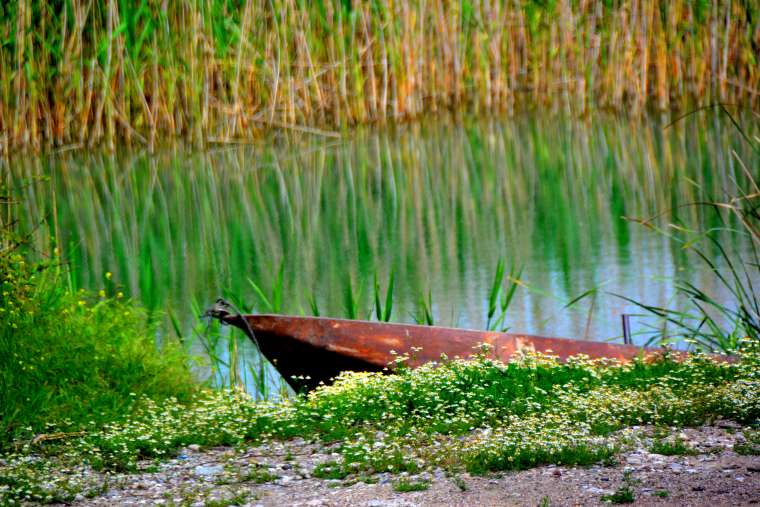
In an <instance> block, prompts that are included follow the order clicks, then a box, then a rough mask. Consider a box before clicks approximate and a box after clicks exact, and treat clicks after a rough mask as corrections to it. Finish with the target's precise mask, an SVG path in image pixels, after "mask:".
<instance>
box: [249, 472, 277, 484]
mask: <svg viewBox="0 0 760 507" xmlns="http://www.w3.org/2000/svg"><path fill="white" fill-rule="evenodd" d="M277 479H279V477H278V475H277V474H273V473H272V472H270V471H269V470H266V469H262V468H254V469H253V470H251V471H249V472H248V473H246V474H245V475H243V476H241V477H240V481H241V482H253V483H255V484H266V483H267V482H272V481H276V480H277Z"/></svg>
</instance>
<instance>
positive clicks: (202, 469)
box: [193, 465, 224, 478]
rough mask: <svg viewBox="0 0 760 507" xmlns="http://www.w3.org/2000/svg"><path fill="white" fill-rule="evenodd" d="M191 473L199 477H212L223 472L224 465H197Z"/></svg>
mask: <svg viewBox="0 0 760 507" xmlns="http://www.w3.org/2000/svg"><path fill="white" fill-rule="evenodd" d="M193 473H195V475H197V476H199V477H203V478H212V477H214V476H217V475H219V474H221V473H224V465H199V466H197V467H195V469H194V470H193Z"/></svg>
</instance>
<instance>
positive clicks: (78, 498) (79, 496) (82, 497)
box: [74, 493, 84, 502]
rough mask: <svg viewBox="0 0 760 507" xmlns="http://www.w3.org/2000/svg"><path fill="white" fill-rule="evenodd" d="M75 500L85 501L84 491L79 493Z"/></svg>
mask: <svg viewBox="0 0 760 507" xmlns="http://www.w3.org/2000/svg"><path fill="white" fill-rule="evenodd" d="M74 501H76V502H83V501H84V495H83V494H82V493H77V496H75V497H74Z"/></svg>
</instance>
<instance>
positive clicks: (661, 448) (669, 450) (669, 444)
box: [649, 438, 699, 456]
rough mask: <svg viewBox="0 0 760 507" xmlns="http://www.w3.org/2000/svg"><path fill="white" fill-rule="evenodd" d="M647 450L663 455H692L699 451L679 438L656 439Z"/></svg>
mask: <svg viewBox="0 0 760 507" xmlns="http://www.w3.org/2000/svg"><path fill="white" fill-rule="evenodd" d="M649 452H651V453H654V454H662V455H663V456H694V455H696V454H699V452H698V451H697V450H696V449H694V448H693V447H691V446H689V445H687V444H686V442H684V441H683V440H681V439H680V438H674V439H656V440H655V441H654V442H653V443H652V445H651V446H650V447H649Z"/></svg>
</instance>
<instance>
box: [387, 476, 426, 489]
mask: <svg viewBox="0 0 760 507" xmlns="http://www.w3.org/2000/svg"><path fill="white" fill-rule="evenodd" d="M429 488H430V481H417V480H412V479H408V478H401V479H399V480H397V481H395V482H394V483H393V491H396V492H398V493H409V492H412V491H425V490H427V489H429Z"/></svg>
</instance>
